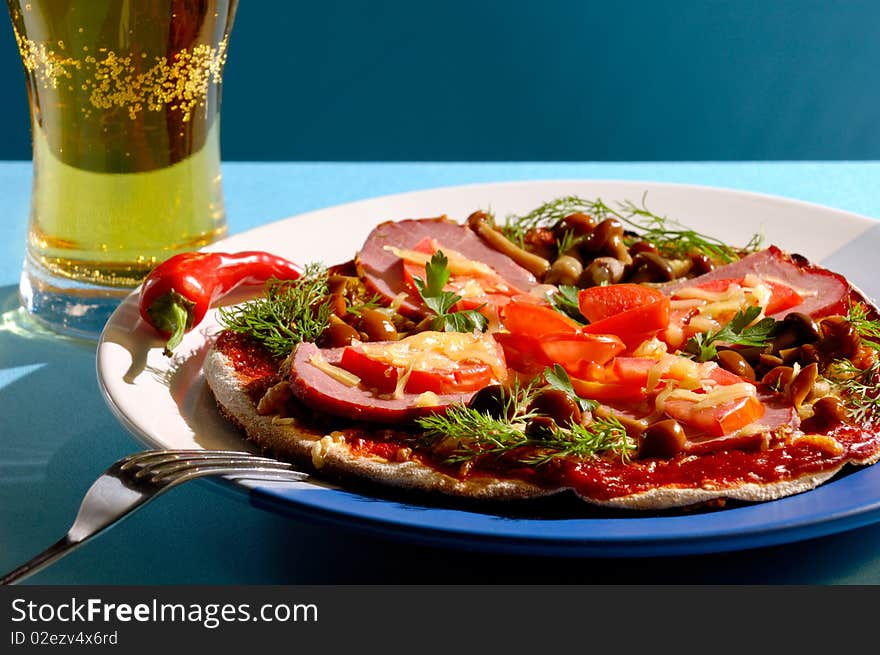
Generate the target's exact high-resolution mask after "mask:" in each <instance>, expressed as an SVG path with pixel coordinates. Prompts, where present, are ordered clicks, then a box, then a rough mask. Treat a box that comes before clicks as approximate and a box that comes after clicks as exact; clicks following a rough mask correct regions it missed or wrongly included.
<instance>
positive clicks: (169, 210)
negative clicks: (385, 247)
mask: <svg viewBox="0 0 880 655" xmlns="http://www.w3.org/2000/svg"><path fill="white" fill-rule="evenodd" d="M7 3H8V6H9V13H10V17H11V19H12V26H13V31H14V34H15V39H16V42H17V44H18V49H19V51H20V53H21V58H22V63H23V64H24V71H25V79H26V82H27V91H28V99H29V103H30V113H31V137H32V142H33V189H32V192H31V211H30V220H29V228H28V236H27V244H26V248H25V258H24V266H23V271H22V277H21V284H20V295H21V299H22V304H23V305H24V306H25V307H26V308H27V310H28V312H29V313H30V315H31V316H32V317H34V318H35V319H36V320H37V321H38V322H39V323H41V324H43V325H44V326H46V327H49V328H50V329H52V330H55V331H57V332H61V333H66V334H71V335H76V336H80V337H86V338H96V337H97V336H98V335H99V334H100V330H101V329H102V327H103V325H104V323H105V322H106V319H107V318H108V316H109V315H110V313H111V312H112V311H113V310H114V309H115V308H116V306H118V304H119V302H120V300H121V299H122V298H123V297H124V296H125V295H126V294H127V293H129V292H130V291H131V289H132V288H133V287H135V286H136V285H137V284H139V283H140V282H141V281H142V280H143V278H144V277H145V276H146V275H147V273H148V272H149V271H150V270H151V269H152V268H153V267H154V266H155V265H156V264H158V263H159V262H161V261H162V260H164V259H166V258H168V257H170V256H171V255H173V254H175V253H177V252H182V251H185V250H193V249H197V248H199V247H201V246H204V245H206V244H208V243H210V242H212V241H214V240H216V239H218V238H219V237H221V236H223V235H224V234H225V231H226V217H225V212H224V207H223V194H222V189H221V178H220V95H221V82H222V72H223V66H224V63H225V61H226V56H227V47H228V41H229V33H230V30H231V28H232V24H233V20H234V18H235V10H236V7H237V0H7Z"/></svg>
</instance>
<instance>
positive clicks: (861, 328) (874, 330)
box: [847, 302, 880, 350]
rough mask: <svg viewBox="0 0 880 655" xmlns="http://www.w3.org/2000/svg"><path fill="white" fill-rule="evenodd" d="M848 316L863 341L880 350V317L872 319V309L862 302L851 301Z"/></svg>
mask: <svg viewBox="0 0 880 655" xmlns="http://www.w3.org/2000/svg"><path fill="white" fill-rule="evenodd" d="M848 310H849V311H848V312H847V318H848V319H849V322H850V324H851V325H852V326H853V327H854V328H855V330H856V332H858V333H859V336H860V337H861V338H862V343H863V344H864V345H866V346H868V347H869V348H873V349H874V350H880V319H872V318H869V317H870V310H869V309H868V307H867V305H865V303H862V302H856V303H853V302H850V303H849V308H848Z"/></svg>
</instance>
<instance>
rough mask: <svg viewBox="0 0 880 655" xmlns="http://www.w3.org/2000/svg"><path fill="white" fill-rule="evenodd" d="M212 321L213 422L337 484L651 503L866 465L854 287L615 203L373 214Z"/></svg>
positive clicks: (873, 378) (875, 447)
mask: <svg viewBox="0 0 880 655" xmlns="http://www.w3.org/2000/svg"><path fill="white" fill-rule="evenodd" d="M219 319H220V325H221V329H220V330H219V332H218V333H217V334H216V335H214V336H213V337H212V338H211V339H212V341H211V347H210V351H209V354H208V355H207V357H206V359H205V363H204V372H205V377H206V380H207V383H208V385H209V387H210V389H211V391H212V393H213V394H214V397H215V399H216V401H217V405H218V407H219V410H220V411H221V413H222V414H223V415H224V416H225V417H226V418H227V419H228V420H229V421H231V422H232V423H234V424H235V425H236V426H238V427H239V428H240V429H241V430H242V432H243V433H244V434H245V435H246V437H247V438H248V439H250V440H252V441H253V442H254V443H256V444H257V445H258V446H259V447H260V448H261V449H263V450H265V451H266V452H268V453H271V454H273V455H274V456H276V457H279V458H282V459H287V460H291V461H294V462H296V463H297V464H299V465H300V466H303V467H307V468H309V469H310V470H312V471H313V472H314V473H315V474H316V475H318V476H326V477H327V478H328V479H333V480H341V481H343V484H344V483H345V482H346V481H358V480H361V481H369V482H370V483H373V484H379V485H383V486H386V487H389V488H395V489H398V490H410V491H417V492H424V493H427V494H432V495H437V496H438V497H454V498H459V499H465V498H468V499H481V500H493V501H511V500H517V499H531V498H539V497H546V496H556V495H566V496H571V495H574V496H575V497H576V498H579V499H581V500H583V501H585V502H586V503H587V504H589V505H595V506H606V507H612V508H620V509H630V510H661V509H670V508H683V507H694V506H707V505H708V506H712V507H720V506H724V504H725V503H727V502H728V501H742V502H760V501H768V500H772V499H777V498H781V497H784V496H789V495H792V494H795V493H800V492H804V491H807V490H809V489H812V488H814V487H816V486H817V485H820V484H822V483H823V482H825V481H827V480H829V479H830V478H832V477H833V476H835V475H838V474H839V473H840V472H841V471H842V470H843V469H844V468H845V467H847V465H853V466H865V465H870V464H873V463H875V462H876V461H877V460H878V459H880V431H878V429H877V424H878V421H880V359H878V351H880V314H878V310H877V308H876V307H875V306H874V304H873V303H872V301H871V300H870V299H868V298H866V297H865V295H864V294H863V293H862V292H860V291H859V290H858V289H857V288H856V287H854V286H853V285H852V284H851V283H850V282H849V281H848V280H847V279H846V278H844V277H843V276H842V275H840V274H838V273H835V272H833V271H830V270H827V269H825V268H823V267H821V266H818V265H816V264H814V263H812V262H810V261H808V260H807V259H806V258H804V257H802V256H800V255H798V254H794V253H789V252H786V251H785V250H784V249H783V248H782V247H779V246H777V245H767V246H764V245H763V244H761V243H760V240H759V239H758V238H757V237H753V238H752V239H750V240H748V241H747V242H746V243H745V245H740V246H733V245H729V244H726V243H723V242H721V241H719V240H717V239H714V238H712V237H710V236H706V235H703V234H700V233H697V232H695V231H693V230H690V229H688V228H687V227H685V226H682V225H680V224H679V223H677V222H676V221H674V220H672V219H668V218H666V217H660V216H657V215H655V214H653V213H651V212H650V211H649V210H648V209H647V208H645V207H644V206H642V205H636V204H634V203H630V202H626V203H621V204H620V205H618V206H615V207H612V206H610V205H608V204H606V203H604V202H603V201H601V200H588V199H583V198H578V197H567V198H561V199H555V200H552V201H549V202H548V203H546V204H544V205H542V206H541V207H538V208H536V209H535V210H534V211H532V212H530V213H528V214H526V215H522V216H510V217H507V220H500V219H498V218H496V217H495V216H493V215H492V214H491V213H489V212H486V211H482V210H477V211H474V212H473V213H472V214H471V215H470V216H468V217H466V218H458V219H456V218H450V217H447V216H440V217H435V218H416V219H404V220H396V221H387V222H384V223H382V224H380V225H378V226H377V227H376V228H375V229H373V230H372V232H371V233H370V234H369V235H368V237H367V238H366V240H365V242H364V243H363V245H362V246H361V248H360V249H359V250H358V251H357V252H356V253H354V254H353V257H352V259H351V260H350V261H347V262H338V263H333V264H331V265H325V264H322V263H312V264H309V265H307V266H306V267H305V269H304V271H303V273H302V275H301V276H300V277H299V278H298V279H296V280H286V281H282V280H270V281H269V282H268V283H267V284H266V286H265V289H264V291H263V294H262V295H261V296H260V297H258V298H255V299H253V300H250V301H247V302H244V303H241V304H238V305H234V306H230V307H223V308H221V309H220V310H219Z"/></svg>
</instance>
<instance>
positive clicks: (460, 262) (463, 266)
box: [385, 245, 498, 278]
mask: <svg viewBox="0 0 880 655" xmlns="http://www.w3.org/2000/svg"><path fill="white" fill-rule="evenodd" d="M385 250H387V251H389V252H391V253H393V254H394V255H396V256H397V257H400V258H401V259H402V260H403V261H405V262H409V263H411V264H417V265H419V266H424V265H426V264H427V263H428V262H430V261H431V257H433V253H426V252H419V251H418V250H406V249H404V248H395V247H394V246H385ZM437 250H442V251H443V254H444V255H446V259H447V260H448V262H447V266H448V267H449V273H450V274H451V275H462V276H466V275H476V276H479V277H491V278H494V277H497V276H498V274H497V273H496V272H495V271H494V270H493V269H492V267H491V266H489V265H488V264H484V263H483V262H478V261H474V260H473V259H468V258H467V257H465V256H464V255H462V254H461V253H460V252H456V251H455V250H450V249H448V248H443V247H441V246H439V245H438V246H437Z"/></svg>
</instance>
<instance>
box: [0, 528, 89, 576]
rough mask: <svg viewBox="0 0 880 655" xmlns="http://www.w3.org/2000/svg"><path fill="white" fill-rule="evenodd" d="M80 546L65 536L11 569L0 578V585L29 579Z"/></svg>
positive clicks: (77, 542)
mask: <svg viewBox="0 0 880 655" xmlns="http://www.w3.org/2000/svg"><path fill="white" fill-rule="evenodd" d="M80 544H82V541H73V540H72V539H71V538H70V537H68V536H67V535H65V536H64V537H62V538H61V539H59V540H58V541H56V542H55V543H54V544H52V545H51V546H49V547H48V548H47V549H46V550H44V551H43V552H42V553H40V554H39V555H37V556H36V557H34V558H32V559H30V560H28V561H27V562H25V563H24V564H22V565H21V566H19V567H18V568H16V569H13V570H12V571H10V572H9V573H7V574H6V575H4V576H3V577H2V578H0V585H11V584H17V583H19V582H21V581H22V580H24V579H25V578H29V577H30V576H32V575H33V574H34V573H37V572H39V571H42V570H43V569H44V568H46V567H47V566H49V565H50V564H51V563H52V562H54V561H55V560H57V559H60V558H61V557H63V556H64V555H66V554H67V553H68V552H70V551H71V550H73V549H74V548H76V547H77V546H79V545H80Z"/></svg>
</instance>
